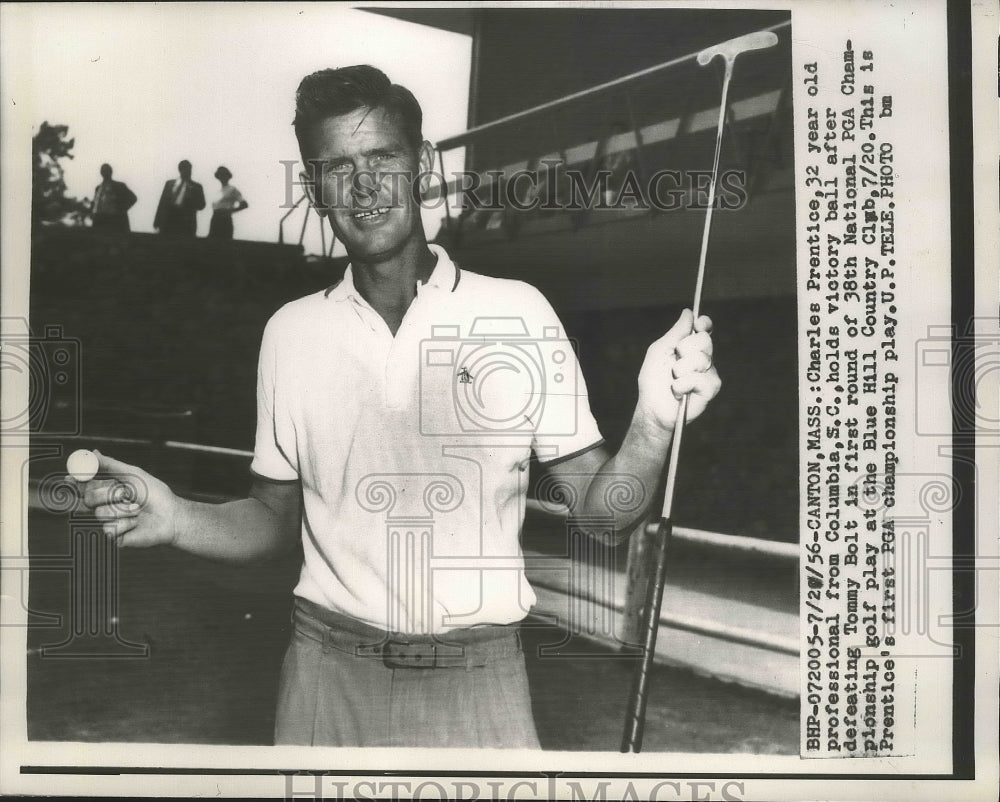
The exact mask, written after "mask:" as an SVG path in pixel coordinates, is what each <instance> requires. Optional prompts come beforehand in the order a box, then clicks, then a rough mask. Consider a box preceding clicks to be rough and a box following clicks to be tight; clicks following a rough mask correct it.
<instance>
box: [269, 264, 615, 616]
mask: <svg viewBox="0 0 1000 802" xmlns="http://www.w3.org/2000/svg"><path fill="white" fill-rule="evenodd" d="M430 247H431V250H432V251H433V252H434V253H435V254H436V255H437V259H438V261H437V265H436V267H435V269H434V271H433V273H432V275H431V277H430V279H429V280H428V281H427V283H426V284H422V285H418V286H417V296H416V298H414V300H413V303H412V304H411V305H410V308H409V309H408V310H407V312H406V316H405V317H404V318H403V322H402V325H401V326H400V328H399V331H398V332H397V333H396V336H395V337H393V335H392V333H391V332H390V330H389V328H388V326H387V325H386V323H385V321H384V320H383V319H382V317H381V316H380V315H379V314H378V312H376V311H375V310H374V309H373V308H372V307H371V306H370V305H369V304H368V303H367V302H366V301H365V300H364V298H362V297H361V294H360V293H359V292H358V291H357V289H356V288H355V286H354V281H353V275H352V270H351V268H350V267H348V269H347V272H346V274H345V275H344V278H343V280H342V281H341V282H340V283H339V284H336V285H334V287H331V288H330V289H328V290H326V291H323V292H318V293H315V294H313V295H309V296H307V297H305V298H301V299H299V300H297V301H293V302H291V303H289V304H286V305H285V306H284V307H282V308H281V309H280V310H279V311H278V312H277V313H276V314H275V315H274V316H273V317H272V318H271V320H270V321H269V322H268V324H267V327H266V329H265V331H264V336H263V340H262V343H261V351H260V362H259V369H258V381H257V440H256V447H255V452H254V460H253V463H252V465H251V470H252V471H253V472H254V473H255V474H257V475H258V476H259V477H262V478H265V479H269V480H272V481H277V482H282V481H300V482H301V483H302V491H303V501H304V506H303V515H302V542H303V547H304V552H305V559H304V562H303V566H302V571H301V575H300V578H299V582H298V585H297V586H296V588H295V593H296V595H298V596H301V597H303V598H306V599H309V600H311V601H313V602H315V603H317V604H321V605H323V606H325V607H327V608H329V609H331V610H334V611H337V612H339V613H342V614H345V615H348V616H351V617H353V618H355V619H358V620H360V621H364V622H366V623H368V624H372V625H374V626H377V627H380V628H382V629H387V630H390V631H399V632H407V633H429V632H435V633H440V632H445V631H447V630H448V629H452V628H455V627H467V626H474V625H476V624H484V623H500V624H505V623H510V622H513V621H519V620H520V619H522V618H523V617H524V616H525V615H526V614H527V612H528V611H529V610H530V608H531V606H532V604H534V602H535V595H534V592H533V591H532V589H531V586H530V585H529V584H528V582H527V580H526V578H525V576H524V564H523V558H522V554H521V548H520V542H519V539H520V538H519V536H520V530H521V524H522V522H523V520H524V509H525V505H524V502H525V494H526V490H527V479H528V472H527V468H528V461H529V458H530V456H531V451H532V450H534V451H535V453H536V455H537V456H538V459H539V460H540V461H542V462H550V461H552V460H555V459H565V458H568V457H571V456H574V455H575V454H578V453H581V452H583V451H586V450H588V449H590V448H595V447H596V446H598V445H600V444H601V443H602V442H603V440H602V438H601V434H600V432H599V430H598V428H597V423H596V422H595V420H594V417H593V415H592V414H591V411H590V404H589V400H588V397H587V388H586V385H585V383H584V379H583V375H582V374H581V372H580V368H579V364H578V362H577V359H576V355H575V353H574V351H573V348H572V346H571V344H570V343H569V342H568V341H567V340H566V339H565V333H564V332H563V329H562V326H561V324H560V322H559V319H558V317H557V316H556V314H555V312H554V311H553V309H552V307H551V306H550V305H549V303H548V301H546V300H545V298H544V297H543V296H542V294H541V293H540V292H538V290H536V289H534V288H533V287H531V286H530V285H528V284H525V283H523V282H520V281H511V280H507V279H497V278H490V277H487V276H482V275H478V274H476V273H470V272H469V271H466V270H460V269H459V268H457V267H456V266H455V265H454V264H453V263H452V262H451V260H450V259H449V257H448V255H447V254H446V253H445V251H444V250H443V249H441V248H440V247H437V246H433V245H432V246H430Z"/></svg>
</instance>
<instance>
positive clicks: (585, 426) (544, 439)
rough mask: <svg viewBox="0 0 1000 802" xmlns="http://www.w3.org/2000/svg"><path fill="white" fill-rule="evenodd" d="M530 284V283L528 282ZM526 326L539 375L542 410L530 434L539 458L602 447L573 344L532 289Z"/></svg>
mask: <svg viewBox="0 0 1000 802" xmlns="http://www.w3.org/2000/svg"><path fill="white" fill-rule="evenodd" d="M526 286H529V285H526ZM527 300H528V303H527V304H526V305H525V308H526V310H530V314H531V317H532V319H531V321H530V322H529V323H528V329H529V332H530V333H531V335H532V336H533V337H534V338H535V343H536V344H537V347H538V354H539V366H540V368H541V371H540V374H541V376H542V377H543V386H542V388H541V392H542V398H541V401H542V404H541V414H540V416H539V420H538V425H537V426H536V427H535V430H534V436H533V438H532V448H533V449H534V451H535V456H536V457H537V458H538V461H539V462H543V463H546V462H548V463H551V462H553V461H559V462H562V461H564V460H567V459H570V458H572V457H574V456H576V455H578V454H582V453H584V452H586V451H590V450H591V449H593V448H596V447H597V446H599V445H601V444H602V443H603V442H604V438H603V437H602V436H601V431H600V429H599V428H598V426H597V421H596V420H595V419H594V415H593V412H591V409H590V397H589V395H588V394H587V383H586V381H585V380H584V378H583V372H582V371H581V370H580V363H579V360H578V359H577V356H576V350H575V349H574V343H573V342H572V341H570V340H569V339H567V337H566V331H565V329H564V328H563V325H562V322H561V321H560V320H559V317H558V315H556V312H555V310H554V309H553V308H552V305H551V304H550V303H549V302H548V300H547V299H546V298H545V296H544V295H542V294H541V293H540V292H539V291H538V290H536V289H535V288H534V287H530V294H529V298H528V299H527Z"/></svg>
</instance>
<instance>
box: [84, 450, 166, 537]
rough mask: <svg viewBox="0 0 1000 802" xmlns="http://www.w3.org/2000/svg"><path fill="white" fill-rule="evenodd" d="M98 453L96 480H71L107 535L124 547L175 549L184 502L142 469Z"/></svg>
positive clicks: (96, 452)
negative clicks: (165, 547)
mask: <svg viewBox="0 0 1000 802" xmlns="http://www.w3.org/2000/svg"><path fill="white" fill-rule="evenodd" d="M94 453H95V454H96V455H97V459H98V462H99V465H100V468H99V470H98V473H97V476H96V477H95V478H94V479H91V480H90V481H89V482H78V481H77V480H75V479H73V478H72V477H67V478H68V479H69V481H72V482H76V484H77V486H78V487H79V488H80V495H81V496H82V498H83V503H84V505H85V506H86V507H87V509H89V510H90V511H91V512H92V513H93V514H94V516H95V517H96V518H98V519H99V520H101V521H103V522H104V524H103V528H104V533H105V534H106V535H107V536H108V537H109V538H114V539H115V540H116V541H117V542H118V545H120V546H137V547H147V546H172V545H175V544H176V542H177V535H178V517H179V513H180V509H181V506H182V504H183V502H182V501H181V499H179V498H178V497H177V496H176V495H174V493H173V491H172V490H171V489H170V488H169V487H167V485H166V484H164V483H163V482H161V481H160V480H159V479H157V478H156V477H155V476H152V475H150V474H148V473H146V471H144V470H142V468H137V467H136V466H134V465H129V464H127V463H125V462H119V461H118V460H116V459H112V458H111V457H106V456H105V455H104V454H101V453H100V452H99V451H95V452H94Z"/></svg>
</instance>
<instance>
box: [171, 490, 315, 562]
mask: <svg viewBox="0 0 1000 802" xmlns="http://www.w3.org/2000/svg"><path fill="white" fill-rule="evenodd" d="M175 526H176V536H175V539H174V545H175V546H176V547H177V548H179V549H181V550H182V551H186V552H189V553H191V554H195V555H197V556H199V557H205V558H207V559H210V560H221V561H223V562H231V563H252V562H256V561H259V560H266V559H268V558H271V557H275V556H277V555H278V554H280V553H281V552H283V551H285V550H286V549H287V548H289V547H290V546H291V545H292V544H293V543H294V542H295V539H296V538H297V537H298V526H297V525H296V524H293V522H291V521H290V520H288V519H287V518H282V516H281V515H279V514H278V513H276V512H275V511H273V510H272V509H271V508H269V507H268V506H267V505H266V504H265V503H264V502H263V501H261V500H260V499H257V498H253V497H251V498H246V499H240V500H239V501H230V502H228V503H226V504H204V503H201V502H196V501H189V500H186V499H180V500H179V501H178V510H177V518H176V524H175Z"/></svg>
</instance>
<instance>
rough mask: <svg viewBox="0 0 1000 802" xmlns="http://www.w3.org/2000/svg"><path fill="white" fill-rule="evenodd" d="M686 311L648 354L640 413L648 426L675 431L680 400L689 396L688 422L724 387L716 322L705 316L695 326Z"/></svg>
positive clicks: (641, 376)
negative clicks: (715, 345)
mask: <svg viewBox="0 0 1000 802" xmlns="http://www.w3.org/2000/svg"><path fill="white" fill-rule="evenodd" d="M692 317H693V315H692V312H691V310H690V309H685V310H684V311H683V312H681V316H680V317H679V318H678V319H677V322H676V323H675V324H674V325H673V327H672V328H671V329H670V331H668V332H667V333H666V334H664V335H663V336H662V337H661V338H660V339H658V340H656V341H655V342H654V343H653V344H652V345H650V346H649V348H648V349H647V351H646V359H645V361H644V362H643V363H642V369H641V370H640V371H639V405H638V412H639V413H640V414H641V415H642V416H643V417H644V418H645V419H646V421H647V422H648V423H652V424H655V425H656V426H658V427H660V428H661V429H663V430H666V431H671V432H672V431H673V428H674V424H675V421H676V419H677V410H678V408H679V406H680V399H681V398H683V397H684V396H685V395H687V396H688V407H687V418H686V419H687V420H688V421H692V420H694V419H695V418H697V417H698V416H699V415H700V414H701V413H702V412H704V411H705V407H706V406H708V402H709V401H711V400H712V399H713V398H715V396H716V395H718V393H719V389H720V388H721V387H722V381H721V379H719V374H718V372H717V371H716V370H715V366H714V365H713V364H712V336H711V332H712V321H711V319H710V318H709V317H707V316H706V315H701V316H700V317H699V318H698V319H697V320H695V321H694V322H693V325H692Z"/></svg>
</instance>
